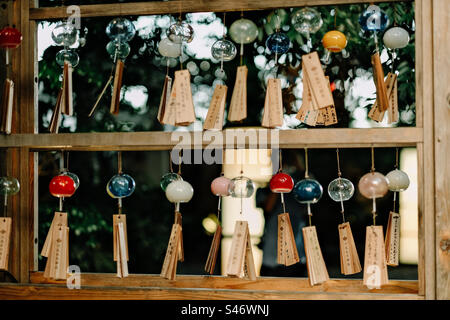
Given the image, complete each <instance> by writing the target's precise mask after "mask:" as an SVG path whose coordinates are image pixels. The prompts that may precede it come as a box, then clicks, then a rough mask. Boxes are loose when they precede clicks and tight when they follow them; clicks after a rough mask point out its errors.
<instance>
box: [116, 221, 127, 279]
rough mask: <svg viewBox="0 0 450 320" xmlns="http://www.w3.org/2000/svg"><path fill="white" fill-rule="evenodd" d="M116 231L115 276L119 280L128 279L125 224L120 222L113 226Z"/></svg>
mask: <svg viewBox="0 0 450 320" xmlns="http://www.w3.org/2000/svg"><path fill="white" fill-rule="evenodd" d="M114 228H115V229H117V231H116V234H117V236H116V242H117V243H116V246H117V248H118V260H117V266H118V268H117V276H118V277H119V278H123V277H128V263H127V261H128V246H127V242H126V233H125V224H124V222H123V221H122V219H121V221H120V222H118V223H117V224H116V225H115V226H114Z"/></svg>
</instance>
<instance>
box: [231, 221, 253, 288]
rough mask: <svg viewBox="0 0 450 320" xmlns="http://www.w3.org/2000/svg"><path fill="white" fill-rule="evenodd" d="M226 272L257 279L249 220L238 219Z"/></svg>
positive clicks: (239, 276)
mask: <svg viewBox="0 0 450 320" xmlns="http://www.w3.org/2000/svg"><path fill="white" fill-rule="evenodd" d="M226 274H227V275H228V276H231V277H238V278H243V277H248V279H249V280H252V281H254V280H256V269H255V262H254V259H253V249H252V243H251V240H250V231H249V229H248V222H247V221H239V220H238V221H236V224H235V227H234V233H233V238H232V240H231V248H230V253H229V256H228V264H227V269H226Z"/></svg>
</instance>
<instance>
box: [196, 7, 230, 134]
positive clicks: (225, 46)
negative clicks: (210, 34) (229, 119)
mask: <svg viewBox="0 0 450 320" xmlns="http://www.w3.org/2000/svg"><path fill="white" fill-rule="evenodd" d="M225 30H226V29H225V13H224V14H223V37H222V39H219V40H217V41H216V42H214V44H213V45H212V47H211V55H212V57H213V58H214V59H216V60H218V61H220V69H219V70H218V74H219V75H220V77H221V78H222V79H223V78H224V77H225V71H224V70H223V63H224V62H225V61H231V60H233V59H234V58H235V57H236V54H237V49H236V46H235V45H234V43H233V42H231V41H230V40H227V39H226V32H225ZM227 91H228V87H227V86H226V85H225V84H217V85H216V87H215V88H214V93H213V96H212V99H211V102H210V105H209V108H208V113H207V115H206V119H205V122H204V124H203V130H222V127H223V120H224V112H225V102H226V98H227Z"/></svg>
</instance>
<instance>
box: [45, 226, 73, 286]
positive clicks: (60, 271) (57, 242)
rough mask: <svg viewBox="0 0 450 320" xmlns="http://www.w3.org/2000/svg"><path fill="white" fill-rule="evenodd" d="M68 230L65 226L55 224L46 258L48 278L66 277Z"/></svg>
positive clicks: (62, 278) (63, 278)
mask: <svg viewBox="0 0 450 320" xmlns="http://www.w3.org/2000/svg"><path fill="white" fill-rule="evenodd" d="M68 241H69V239H68V232H67V227H66V226H55V227H54V228H53V232H52V240H51V243H50V255H49V257H48V259H47V264H48V265H49V266H48V267H49V278H51V279H55V280H65V279H67V267H68V258H67V255H68V248H67V246H68Z"/></svg>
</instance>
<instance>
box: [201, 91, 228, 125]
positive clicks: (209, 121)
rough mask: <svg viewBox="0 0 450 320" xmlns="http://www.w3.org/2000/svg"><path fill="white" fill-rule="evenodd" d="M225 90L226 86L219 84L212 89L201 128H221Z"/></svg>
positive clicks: (225, 96)
mask: <svg viewBox="0 0 450 320" xmlns="http://www.w3.org/2000/svg"><path fill="white" fill-rule="evenodd" d="M227 90H228V88H227V86H225V85H221V84H218V85H217V86H216V88H215V89H214V93H213V96H212V99H211V102H210V104H209V109H208V114H207V115H206V119H205V123H204V124H203V130H222V127H223V118H224V112H225V102H226V98H227Z"/></svg>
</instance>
